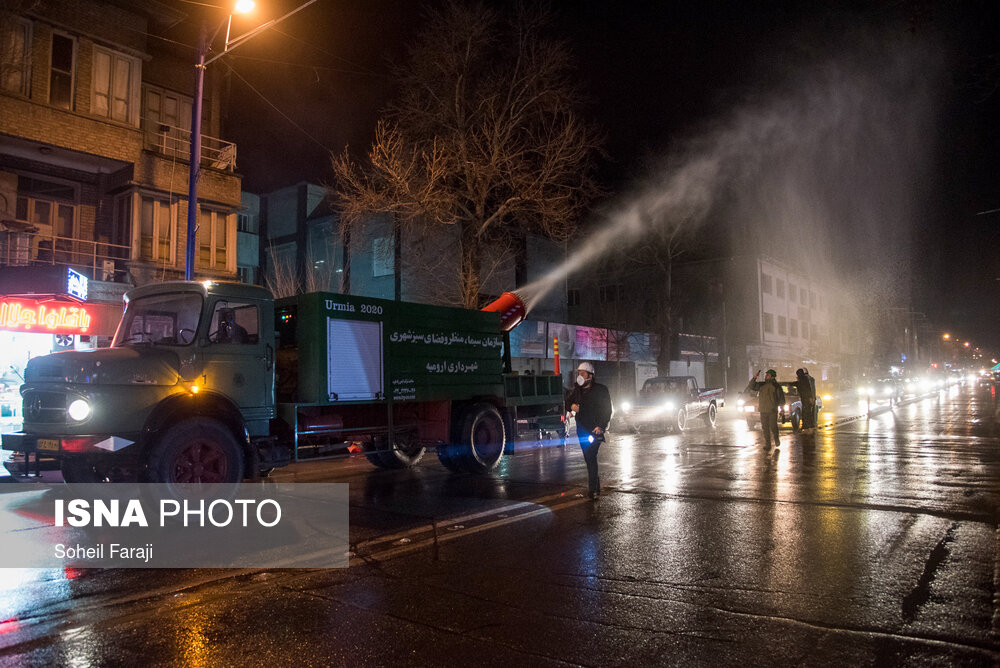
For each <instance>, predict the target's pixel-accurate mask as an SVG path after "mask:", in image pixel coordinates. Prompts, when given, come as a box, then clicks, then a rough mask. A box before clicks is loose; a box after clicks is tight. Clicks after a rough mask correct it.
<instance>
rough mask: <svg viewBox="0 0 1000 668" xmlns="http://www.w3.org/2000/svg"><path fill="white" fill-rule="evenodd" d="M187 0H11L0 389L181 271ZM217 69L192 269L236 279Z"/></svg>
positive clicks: (103, 332)
mask: <svg viewBox="0 0 1000 668" xmlns="http://www.w3.org/2000/svg"><path fill="white" fill-rule="evenodd" d="M179 7H191V8H195V9H198V8H199V7H200V5H197V4H191V5H181V4H180V3H171V4H170V5H168V4H164V3H162V2H158V1H156V0H113V1H111V0H45V2H15V3H4V4H3V6H2V7H0V279H2V280H0V286H3V287H2V288H0V289H2V290H3V292H2V294H0V301H2V306H3V307H4V309H5V313H7V314H8V316H10V314H13V313H17V314H21V315H19V316H18V317H16V318H15V317H13V316H11V317H8V318H6V319H0V343H2V344H3V345H2V346H0V367H2V368H3V369H5V371H4V374H3V375H2V376H0V393H3V392H4V389H5V388H7V389H8V390H10V388H16V385H17V384H18V383H19V382H20V377H19V376H18V375H17V373H18V372H17V370H20V369H23V365H24V362H25V361H26V360H27V358H28V357H29V356H33V355H37V354H41V353H44V352H49V351H51V350H55V349H65V348H68V347H73V346H75V347H86V346H93V345H97V344H98V342H102V343H103V342H106V340H107V337H109V336H111V335H112V334H113V333H114V327H115V323H116V317H114V315H115V314H113V313H110V312H109V309H110V310H117V314H120V313H121V303H122V302H121V294H122V293H123V292H124V290H125V289H126V288H127V287H128V286H129V285H141V284H144V283H148V282H151V281H159V280H165V279H173V278H183V276H184V271H185V266H186V248H187V246H186V245H187V233H186V230H187V225H186V221H187V214H188V201H187V200H188V176H189V172H190V167H189V158H190V146H191V120H192V106H193V101H194V99H193V92H194V88H195V67H194V64H195V61H196V55H195V49H194V48H191V47H188V46H185V45H184V43H183V42H185V41H189V42H191V43H193V41H194V40H193V39H192V40H187V39H186V37H185V35H186V34H188V33H191V34H193V35H194V36H196V35H197V31H198V28H199V27H200V24H201V17H197V18H195V17H187V16H185V14H184V13H183V12H181V11H178V9H177V8H179ZM205 11H209V10H205ZM219 20H221V17H220V19H219ZM217 78H218V72H216V71H213V70H212V68H209V69H208V71H207V73H206V79H205V87H204V96H203V100H204V114H203V122H202V132H203V135H202V147H203V148H202V162H201V165H202V169H201V178H200V184H199V201H198V210H197V216H196V220H197V223H198V225H197V239H196V245H195V257H194V268H193V269H194V275H196V276H200V277H216V278H235V277H236V276H237V254H236V250H235V249H236V248H237V244H236V235H237V230H236V214H237V212H238V211H239V210H240V177H239V176H238V175H237V174H236V172H235V162H234V161H235V155H236V147H235V146H234V145H233V144H231V143H228V142H225V141H222V140H220V139H216V138H215V137H218V136H219V134H220V124H221V102H220V98H221V96H220V95H219V81H218V80H217ZM71 270H72V271H71ZM68 272H69V273H68ZM67 276H69V277H70V278H71V282H75V284H76V285H77V286H78V287H79V285H82V284H83V282H84V281H85V282H88V283H89V287H88V289H87V290H83V291H79V290H74V289H68V288H67V287H66V286H67ZM81 294H84V295H86V296H85V297H83V298H81V297H80V296H79V295H81ZM66 300H69V301H66ZM53 309H55V311H57V312H60V313H62V312H63V311H65V313H67V314H71V315H73V316H74V317H66V318H54V317H51V314H52V313H53V312H54V311H53ZM59 309H62V310H59ZM46 314H48V315H46ZM22 316H23V317H22ZM33 319H34V320H33ZM35 321H37V322H35ZM82 323H87V325H86V326H83V324H82ZM8 372H10V373H8ZM15 403H16V402H15ZM13 417H14V418H16V417H17V416H13Z"/></svg>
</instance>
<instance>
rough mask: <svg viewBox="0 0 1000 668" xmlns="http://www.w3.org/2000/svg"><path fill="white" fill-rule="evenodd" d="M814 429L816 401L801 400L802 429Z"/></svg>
mask: <svg viewBox="0 0 1000 668" xmlns="http://www.w3.org/2000/svg"><path fill="white" fill-rule="evenodd" d="M815 427H816V400H815V399H803V400H802V428H803V429H813V428H815Z"/></svg>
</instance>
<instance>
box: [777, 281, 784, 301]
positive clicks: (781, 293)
mask: <svg viewBox="0 0 1000 668" xmlns="http://www.w3.org/2000/svg"><path fill="white" fill-rule="evenodd" d="M774 291H775V294H776V295H777V296H778V298H779V299H784V298H785V282H784V281H783V280H781V279H780V278H776V279H775V280H774Z"/></svg>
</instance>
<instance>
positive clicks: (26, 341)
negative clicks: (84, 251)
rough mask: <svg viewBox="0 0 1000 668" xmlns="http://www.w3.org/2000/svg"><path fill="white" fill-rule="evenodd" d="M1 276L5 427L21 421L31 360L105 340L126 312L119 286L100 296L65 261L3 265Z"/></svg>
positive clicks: (0, 387)
mask: <svg viewBox="0 0 1000 668" xmlns="http://www.w3.org/2000/svg"><path fill="white" fill-rule="evenodd" d="M0 273H2V276H0V288H2V290H3V291H2V293H0V432H8V431H16V430H17V429H19V428H20V425H21V396H20V393H19V388H20V386H21V383H23V382H24V368H25V366H26V365H27V363H28V360H30V359H32V358H34V357H38V356H40V355H48V354H49V353H53V352H58V351H61V350H88V349H92V348H96V347H98V346H102V345H103V346H106V345H108V344H109V343H110V341H111V337H112V336H114V332H115V327H116V326H117V324H118V320H119V319H120V317H121V313H122V306H121V298H120V290H112V291H111V292H110V293H109V299H108V302H110V303H107V302H105V303H102V302H98V301H95V300H94V299H93V295H92V294H91V290H90V289H89V288H90V286H89V281H88V279H87V278H86V277H85V276H83V275H81V274H79V273H78V272H76V271H74V270H72V269H67V268H65V267H42V268H25V269H23V270H21V268H4V269H3V271H2V272H0Z"/></svg>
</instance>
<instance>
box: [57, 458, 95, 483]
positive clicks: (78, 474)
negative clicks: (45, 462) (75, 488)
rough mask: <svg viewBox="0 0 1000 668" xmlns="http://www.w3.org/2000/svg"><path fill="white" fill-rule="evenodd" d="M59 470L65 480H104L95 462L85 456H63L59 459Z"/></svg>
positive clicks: (73, 481) (72, 481)
mask: <svg viewBox="0 0 1000 668" xmlns="http://www.w3.org/2000/svg"><path fill="white" fill-rule="evenodd" d="M59 470H60V471H61V472H62V477H63V480H64V481H65V482H68V483H75V482H104V478H103V476H100V475H98V473H97V471H96V470H95V469H94V466H93V464H91V463H90V460H89V459H86V458H85V457H63V458H62V459H60V460H59Z"/></svg>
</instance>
